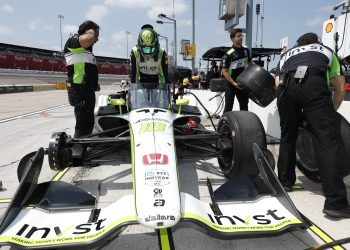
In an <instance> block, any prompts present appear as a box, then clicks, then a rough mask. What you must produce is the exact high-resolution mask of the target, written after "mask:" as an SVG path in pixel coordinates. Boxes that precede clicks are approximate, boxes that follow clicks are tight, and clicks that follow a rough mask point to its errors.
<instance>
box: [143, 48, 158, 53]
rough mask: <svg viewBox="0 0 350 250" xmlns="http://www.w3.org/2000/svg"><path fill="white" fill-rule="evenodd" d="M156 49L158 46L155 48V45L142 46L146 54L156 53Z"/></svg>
mask: <svg viewBox="0 0 350 250" xmlns="http://www.w3.org/2000/svg"><path fill="white" fill-rule="evenodd" d="M155 50H156V48H153V47H143V48H142V52H143V53H145V54H152V53H154V51H155Z"/></svg>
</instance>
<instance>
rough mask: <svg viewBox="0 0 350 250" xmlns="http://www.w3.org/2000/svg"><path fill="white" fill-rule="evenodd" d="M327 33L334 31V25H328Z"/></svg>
mask: <svg viewBox="0 0 350 250" xmlns="http://www.w3.org/2000/svg"><path fill="white" fill-rule="evenodd" d="M325 30H326V33H329V32H331V31H332V30H333V23H327V25H326V29H325Z"/></svg>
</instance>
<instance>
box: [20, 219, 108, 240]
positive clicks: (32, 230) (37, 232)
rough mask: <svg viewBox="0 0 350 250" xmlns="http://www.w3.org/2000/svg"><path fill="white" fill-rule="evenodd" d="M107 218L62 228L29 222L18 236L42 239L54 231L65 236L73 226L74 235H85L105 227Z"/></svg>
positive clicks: (57, 234)
mask: <svg viewBox="0 0 350 250" xmlns="http://www.w3.org/2000/svg"><path fill="white" fill-rule="evenodd" d="M105 220H106V219H100V220H98V221H97V222H95V223H83V224H80V225H77V226H75V227H74V226H71V227H68V228H63V229H62V228H60V227H59V226H53V227H36V226H31V225H28V224H24V225H23V226H22V227H21V228H20V229H19V230H18V232H17V233H16V235H17V236H22V237H25V238H27V239H31V238H35V239H37V238H41V239H45V238H47V236H48V235H50V237H53V236H52V233H54V234H55V235H56V236H59V237H61V236H63V235H64V234H65V233H67V232H71V228H72V230H73V232H71V234H74V235H84V234H87V233H90V232H91V231H95V232H98V231H100V230H101V229H103V228H104V226H102V223H103V222H104V221H105Z"/></svg>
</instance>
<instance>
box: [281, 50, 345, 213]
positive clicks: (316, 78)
mask: <svg viewBox="0 0 350 250" xmlns="http://www.w3.org/2000/svg"><path fill="white" fill-rule="evenodd" d="M298 66H307V73H306V75H305V77H304V78H300V77H299V78H295V77H294V76H295V73H296V70H297V69H298ZM277 75H279V76H280V79H283V80H282V83H283V84H281V83H280V85H279V87H278V89H277V98H278V112H279V115H280V126H281V144H280V151H279V158H278V164H277V166H278V178H279V180H280V182H281V183H282V185H283V186H285V187H288V188H290V187H292V186H293V185H294V184H295V181H296V174H295V164H296V150H295V147H296V140H297V134H298V127H299V124H300V122H301V120H302V119H303V120H306V122H307V130H308V131H309V132H310V133H311V134H312V138H313V145H314V150H315V156H316V159H317V162H318V165H319V170H320V177H321V180H322V188H323V193H324V196H325V198H326V200H325V204H324V208H325V209H341V208H343V207H345V206H347V205H348V201H347V196H346V188H345V185H344V182H343V176H342V174H341V169H342V166H343V152H344V151H343V150H344V145H343V141H342V138H341V136H340V122H339V118H338V116H337V114H336V111H335V109H334V106H333V103H332V99H331V92H330V90H329V83H330V79H331V78H332V77H334V76H337V75H341V70H340V65H339V61H338V59H337V57H336V55H335V54H334V52H333V51H332V50H331V49H329V48H328V47H326V46H323V45H322V44H318V43H314V44H308V45H303V46H298V47H294V48H292V49H290V50H288V51H287V52H285V53H284V54H283V55H282V56H281V59H280V62H279V64H278V66H277Z"/></svg>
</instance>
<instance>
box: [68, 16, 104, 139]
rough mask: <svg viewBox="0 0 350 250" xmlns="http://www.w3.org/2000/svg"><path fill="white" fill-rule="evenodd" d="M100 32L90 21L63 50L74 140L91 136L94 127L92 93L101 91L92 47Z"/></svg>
mask: <svg viewBox="0 0 350 250" xmlns="http://www.w3.org/2000/svg"><path fill="white" fill-rule="evenodd" d="M99 30H100V27H99V26H98V25H97V24H96V23H94V22H93V21H85V22H83V23H82V24H81V25H80V26H79V30H78V33H77V34H75V35H73V36H71V37H70V38H68V40H67V42H66V44H65V46H64V56H65V59H66V67H67V71H68V74H67V75H68V80H67V89H68V99H69V103H70V105H72V106H73V107H74V115H75V122H76V123H75V133H74V137H75V138H80V137H84V136H86V135H89V134H91V133H92V130H93V127H94V106H95V100H96V98H95V91H99V90H100V85H99V84H98V71H97V65H96V59H95V56H94V54H93V53H92V47H93V45H94V44H95V43H96V42H97V41H98V36H99Z"/></svg>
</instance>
